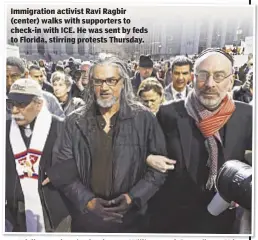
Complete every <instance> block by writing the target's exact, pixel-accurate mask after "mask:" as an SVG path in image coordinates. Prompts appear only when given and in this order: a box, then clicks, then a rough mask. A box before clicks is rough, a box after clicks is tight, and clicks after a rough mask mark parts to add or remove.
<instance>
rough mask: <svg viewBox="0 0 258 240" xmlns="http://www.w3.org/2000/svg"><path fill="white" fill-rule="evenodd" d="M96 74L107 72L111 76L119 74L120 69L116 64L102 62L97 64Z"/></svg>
mask: <svg viewBox="0 0 258 240" xmlns="http://www.w3.org/2000/svg"><path fill="white" fill-rule="evenodd" d="M93 73H94V75H97V74H98V75H99V74H105V75H109V76H111V77H112V76H114V75H119V69H118V67H116V66H113V65H110V64H101V65H97V66H96V67H95V68H94V72H93Z"/></svg>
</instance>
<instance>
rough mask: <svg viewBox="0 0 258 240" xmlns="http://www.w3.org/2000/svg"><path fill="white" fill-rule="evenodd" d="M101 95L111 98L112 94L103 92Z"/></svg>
mask: <svg viewBox="0 0 258 240" xmlns="http://www.w3.org/2000/svg"><path fill="white" fill-rule="evenodd" d="M100 96H101V98H110V97H111V96H112V95H111V94H109V93H101V94H100Z"/></svg>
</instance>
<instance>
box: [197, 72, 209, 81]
mask: <svg viewBox="0 0 258 240" xmlns="http://www.w3.org/2000/svg"><path fill="white" fill-rule="evenodd" d="M198 77H199V79H200V80H206V79H207V78H208V73H199V74H198Z"/></svg>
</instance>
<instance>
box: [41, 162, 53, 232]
mask: <svg viewBox="0 0 258 240" xmlns="http://www.w3.org/2000/svg"><path fill="white" fill-rule="evenodd" d="M39 170H40V173H41V174H44V173H43V171H42V169H41V167H40V165H39ZM48 184H49V183H48ZM40 191H41V193H42V197H43V202H44V205H45V207H46V213H47V215H48V218H49V223H50V227H51V228H52V229H54V224H53V221H52V219H51V214H50V211H49V208H48V205H47V201H46V199H45V196H44V191H43V189H42V187H41V190H40ZM42 210H43V209H42ZM44 223H45V221H44Z"/></svg>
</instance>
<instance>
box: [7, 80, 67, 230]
mask: <svg viewBox="0 0 258 240" xmlns="http://www.w3.org/2000/svg"><path fill="white" fill-rule="evenodd" d="M7 105H8V108H9V109H10V111H11V114H12V119H11V120H7V121H6V175H5V176H6V195H5V197H6V205H5V207H6V209H7V211H6V212H7V214H6V218H7V221H8V222H9V223H10V224H11V225H12V231H13V232H53V231H58V232H59V231H60V232H67V231H69V229H70V217H69V214H68V210H67V208H66V205H65V202H64V201H63V199H62V197H61V195H60V194H59V192H58V191H57V190H55V188H54V187H53V185H51V184H49V185H48V186H44V187H43V186H42V181H43V180H44V178H45V175H46V173H47V171H48V169H49V168H50V167H51V165H52V148H53V146H54V143H55V140H56V138H57V136H58V134H59V133H60V129H61V127H62V122H61V121H60V120H59V118H58V117H55V116H54V115H51V114H50V112H49V111H48V109H47V107H46V104H45V100H44V98H43V92H42V89H41V87H40V85H39V84H38V83H37V82H36V81H34V80H32V79H25V78H24V79H18V80H17V81H15V82H14V83H13V84H12V86H11V88H10V91H9V93H8V100H7ZM9 230H10V228H9Z"/></svg>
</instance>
